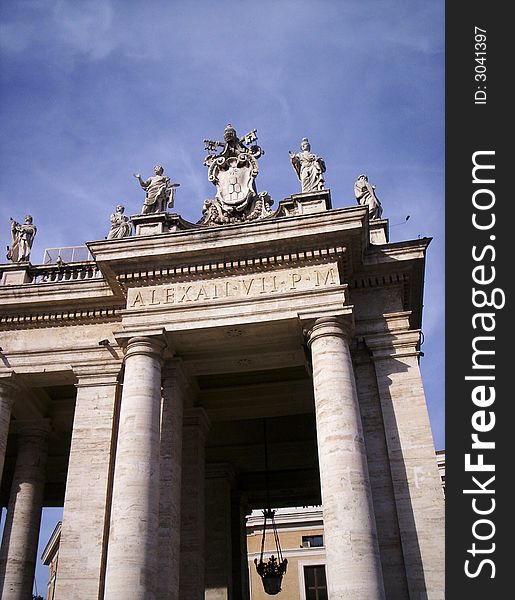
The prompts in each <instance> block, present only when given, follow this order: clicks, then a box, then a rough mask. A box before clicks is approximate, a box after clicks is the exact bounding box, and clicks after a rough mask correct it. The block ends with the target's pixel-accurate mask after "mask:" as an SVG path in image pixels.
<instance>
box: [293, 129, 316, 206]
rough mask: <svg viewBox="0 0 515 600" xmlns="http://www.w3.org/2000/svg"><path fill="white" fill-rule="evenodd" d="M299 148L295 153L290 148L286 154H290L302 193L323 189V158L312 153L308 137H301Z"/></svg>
mask: <svg viewBox="0 0 515 600" xmlns="http://www.w3.org/2000/svg"><path fill="white" fill-rule="evenodd" d="M300 149H301V151H300V152H298V153H297V154H295V153H294V152H292V151H291V150H290V151H289V152H288V154H289V155H290V162H291V165H292V167H293V169H294V171H295V173H297V177H298V178H299V181H300V185H301V191H302V193H303V194H304V193H305V192H318V191H319V190H323V189H325V181H324V175H323V174H324V173H325V162H324V159H323V158H321V157H320V156H317V155H316V154H312V152H311V144H310V143H309V140H308V138H302V142H301V144H300Z"/></svg>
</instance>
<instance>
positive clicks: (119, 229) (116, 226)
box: [107, 204, 132, 240]
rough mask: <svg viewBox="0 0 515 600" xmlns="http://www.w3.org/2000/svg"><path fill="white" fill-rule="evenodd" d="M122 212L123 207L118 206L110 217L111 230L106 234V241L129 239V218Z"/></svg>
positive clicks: (130, 231) (130, 230)
mask: <svg viewBox="0 0 515 600" xmlns="http://www.w3.org/2000/svg"><path fill="white" fill-rule="evenodd" d="M124 211H125V207H124V206H122V205H121V204H118V206H117V207H116V212H114V213H113V214H112V215H111V229H110V230H109V233H108V234H107V239H108V240H115V239H118V238H124V237H129V236H130V235H131V234H132V226H131V223H130V221H129V217H127V216H125V215H124V214H123V213H124Z"/></svg>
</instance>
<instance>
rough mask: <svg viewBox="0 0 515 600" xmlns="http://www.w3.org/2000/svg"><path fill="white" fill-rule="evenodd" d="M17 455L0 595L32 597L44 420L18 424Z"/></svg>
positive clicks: (5, 599) (17, 599) (1, 554)
mask: <svg viewBox="0 0 515 600" xmlns="http://www.w3.org/2000/svg"><path fill="white" fill-rule="evenodd" d="M18 431H19V433H18V456H17V459H16V466H15V469H14V477H13V482H12V485H11V493H10V496H9V505H8V507H7V517H6V521H5V527H4V534H3V537H2V546H1V548H0V598H2V600H27V598H32V585H33V581H34V571H35V568H36V554H37V548H38V539H39V527H40V523H41V510H42V507H43V494H44V491H45V479H46V472H45V467H46V461H47V450H48V433H49V431H50V425H49V423H48V421H47V420H46V419H42V420H40V421H27V422H23V423H20V424H19V429H18Z"/></svg>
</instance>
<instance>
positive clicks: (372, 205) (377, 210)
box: [354, 175, 383, 220]
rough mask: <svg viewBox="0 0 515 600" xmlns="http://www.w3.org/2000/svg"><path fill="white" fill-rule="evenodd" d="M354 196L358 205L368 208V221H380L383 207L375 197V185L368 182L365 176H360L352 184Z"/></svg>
mask: <svg viewBox="0 0 515 600" xmlns="http://www.w3.org/2000/svg"><path fill="white" fill-rule="evenodd" d="M354 195H355V196H356V200H357V201H358V204H360V205H361V206H366V207H367V208H368V217H369V219H371V220H373V219H380V218H381V215H382V213H383V207H382V206H381V202H379V198H378V197H377V196H376V188H375V185H371V184H370V183H369V182H368V177H367V176H366V175H360V176H359V177H358V179H357V180H356V183H355V184H354Z"/></svg>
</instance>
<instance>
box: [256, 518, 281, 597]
mask: <svg viewBox="0 0 515 600" xmlns="http://www.w3.org/2000/svg"><path fill="white" fill-rule="evenodd" d="M263 516H264V519H265V520H264V523H263V537H262V538H261V555H260V557H259V562H258V560H257V558H255V559H254V564H255V565H256V571H257V572H258V575H259V576H260V577H261V581H262V582H263V588H264V590H265V593H266V594H268V595H269V596H275V595H276V594H278V593H279V592H280V591H281V585H282V582H283V576H284V574H285V573H286V568H287V566H288V559H286V558H284V559H283V554H282V551H281V544H280V542H279V534H278V532H277V526H276V524H275V510H271V509H270V508H269V509H267V510H264V511H263ZM267 521H269V522H270V525H271V530H272V532H273V535H274V540H275V549H276V552H277V557H275V556H274V555H273V554H272V555H271V556H270V558H269V559H268V561H267V562H265V561H264V560H263V553H264V550H265V538H266V525H267Z"/></svg>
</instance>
